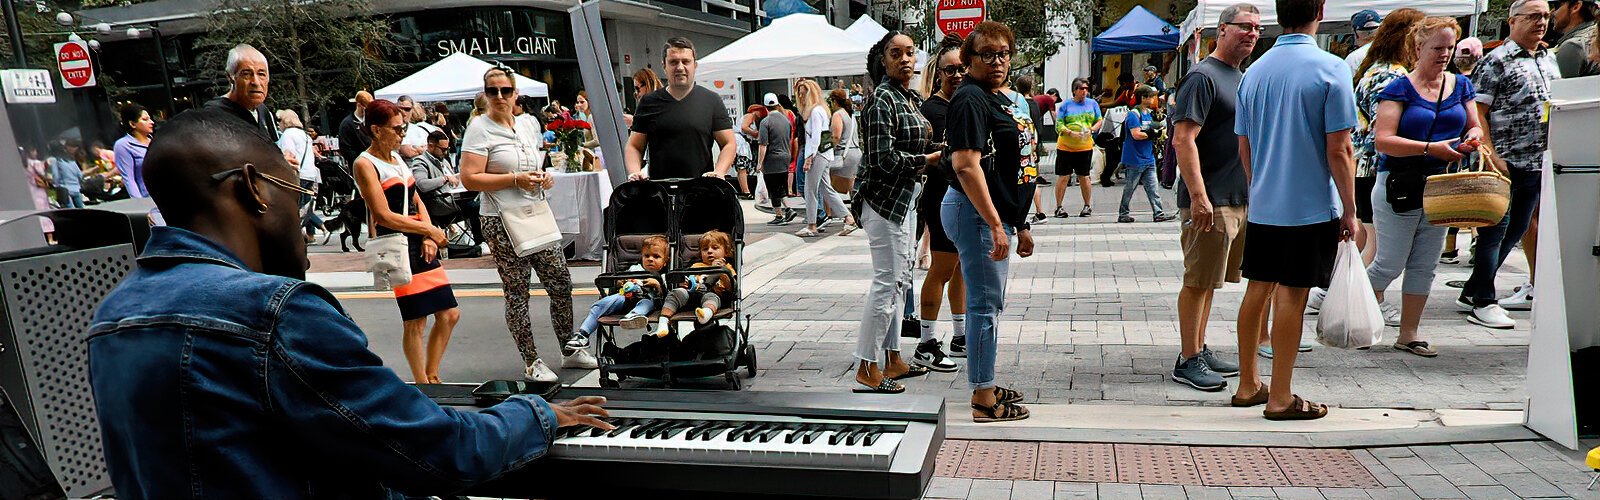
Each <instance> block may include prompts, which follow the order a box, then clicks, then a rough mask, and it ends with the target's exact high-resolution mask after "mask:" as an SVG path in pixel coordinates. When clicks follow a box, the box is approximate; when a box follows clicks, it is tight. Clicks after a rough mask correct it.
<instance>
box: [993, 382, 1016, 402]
mask: <svg viewBox="0 0 1600 500" xmlns="http://www.w3.org/2000/svg"><path fill="white" fill-rule="evenodd" d="M994 398H995V400H996V401H999V402H1001V403H1003V404H1011V403H1021V402H1022V393H1021V392H1017V391H1014V390H1011V389H1007V388H1004V387H1000V386H998V385H997V386H994Z"/></svg>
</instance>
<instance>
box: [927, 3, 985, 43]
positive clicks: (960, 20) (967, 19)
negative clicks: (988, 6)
mask: <svg viewBox="0 0 1600 500" xmlns="http://www.w3.org/2000/svg"><path fill="white" fill-rule="evenodd" d="M983 1H984V0H939V9H938V10H937V11H936V12H935V13H934V22H935V23H937V24H938V25H939V32H941V33H944V34H946V35H948V34H952V33H954V34H957V35H961V38H963V39H965V38H966V37H967V36H968V35H971V34H972V29H973V28H976V27H978V23H981V22H983V16H984V5H983Z"/></svg>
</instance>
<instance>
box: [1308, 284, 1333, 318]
mask: <svg viewBox="0 0 1600 500" xmlns="http://www.w3.org/2000/svg"><path fill="white" fill-rule="evenodd" d="M1327 297H1328V291H1327V290H1324V289H1321V288H1312V289H1311V296H1310V297H1307V298H1306V314H1317V313H1320V312H1322V299H1324V298H1327Z"/></svg>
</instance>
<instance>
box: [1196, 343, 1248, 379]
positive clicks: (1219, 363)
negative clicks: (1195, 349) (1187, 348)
mask: <svg viewBox="0 0 1600 500" xmlns="http://www.w3.org/2000/svg"><path fill="white" fill-rule="evenodd" d="M1200 359H1204V360H1206V366H1209V367H1211V371H1214V372H1217V375H1221V376H1224V377H1237V376H1239V363H1237V362H1234V361H1228V360H1226V359H1222V358H1219V357H1217V353H1215V352H1211V348H1210V347H1208V346H1200Z"/></svg>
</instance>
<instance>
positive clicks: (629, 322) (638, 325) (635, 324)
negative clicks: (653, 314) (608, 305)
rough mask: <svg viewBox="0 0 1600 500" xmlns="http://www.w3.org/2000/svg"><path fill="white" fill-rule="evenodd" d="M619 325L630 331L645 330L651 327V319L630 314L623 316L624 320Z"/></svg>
mask: <svg viewBox="0 0 1600 500" xmlns="http://www.w3.org/2000/svg"><path fill="white" fill-rule="evenodd" d="M617 325H618V326H621V327H623V328H625V329H628V330H643V329H644V327H646V326H650V317H649V316H641V315H638V314H634V313H631V312H630V313H628V314H627V315H626V316H623V317H622V320H621V321H618V322H617Z"/></svg>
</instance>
